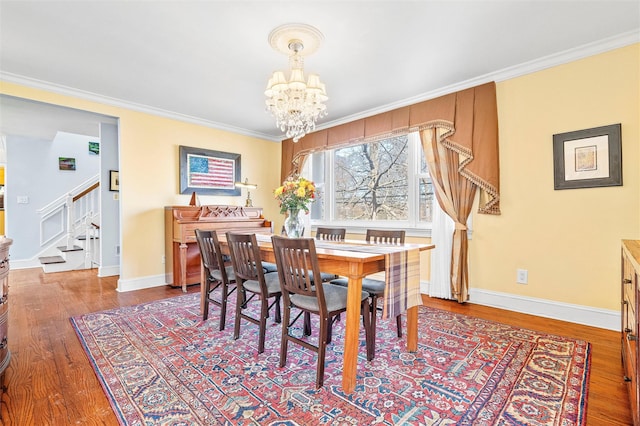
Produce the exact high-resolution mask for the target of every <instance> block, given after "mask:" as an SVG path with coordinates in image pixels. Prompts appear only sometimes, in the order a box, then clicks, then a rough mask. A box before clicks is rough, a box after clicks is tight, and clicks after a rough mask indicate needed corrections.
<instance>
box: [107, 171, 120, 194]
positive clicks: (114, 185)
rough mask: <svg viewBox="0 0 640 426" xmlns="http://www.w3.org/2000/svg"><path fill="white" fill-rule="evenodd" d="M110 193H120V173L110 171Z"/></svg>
mask: <svg viewBox="0 0 640 426" xmlns="http://www.w3.org/2000/svg"><path fill="white" fill-rule="evenodd" d="M109 191H114V192H117V191H120V172H119V171H118V170H109Z"/></svg>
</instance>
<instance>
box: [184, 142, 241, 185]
mask: <svg viewBox="0 0 640 426" xmlns="http://www.w3.org/2000/svg"><path fill="white" fill-rule="evenodd" d="M239 177H240V154H232V153H229V152H222V151H212V150H209V149H203V148H191V147H188V146H180V193H181V194H188V193H192V192H196V193H198V194H206V195H240V188H236V186H235V182H236V181H237V180H238V179H239Z"/></svg>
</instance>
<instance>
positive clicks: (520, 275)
mask: <svg viewBox="0 0 640 426" xmlns="http://www.w3.org/2000/svg"><path fill="white" fill-rule="evenodd" d="M516 273H517V278H516V282H517V283H518V284H526V283H527V282H528V281H529V271H527V270H526V269H517V270H516Z"/></svg>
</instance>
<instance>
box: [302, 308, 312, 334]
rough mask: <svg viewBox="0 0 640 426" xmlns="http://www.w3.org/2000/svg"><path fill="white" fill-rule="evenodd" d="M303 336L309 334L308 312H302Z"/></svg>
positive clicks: (309, 320) (309, 318)
mask: <svg viewBox="0 0 640 426" xmlns="http://www.w3.org/2000/svg"><path fill="white" fill-rule="evenodd" d="M302 335H303V336H311V314H310V313H309V312H305V313H304V327H303V329H302Z"/></svg>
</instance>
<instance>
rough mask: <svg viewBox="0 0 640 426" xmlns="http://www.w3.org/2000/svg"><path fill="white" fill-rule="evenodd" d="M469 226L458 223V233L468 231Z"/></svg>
mask: <svg viewBox="0 0 640 426" xmlns="http://www.w3.org/2000/svg"><path fill="white" fill-rule="evenodd" d="M466 230H467V226H466V225H463V224H462V223H459V222H456V231H466Z"/></svg>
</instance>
